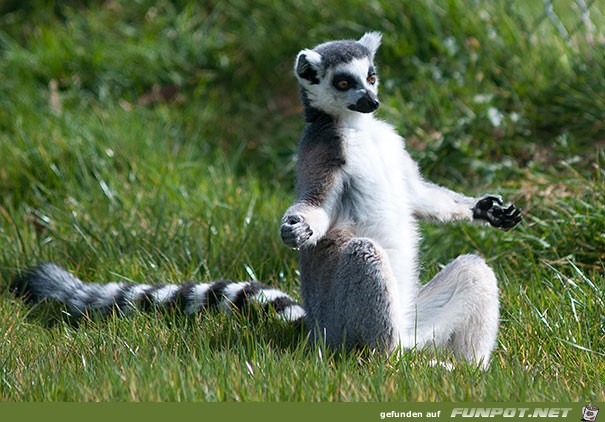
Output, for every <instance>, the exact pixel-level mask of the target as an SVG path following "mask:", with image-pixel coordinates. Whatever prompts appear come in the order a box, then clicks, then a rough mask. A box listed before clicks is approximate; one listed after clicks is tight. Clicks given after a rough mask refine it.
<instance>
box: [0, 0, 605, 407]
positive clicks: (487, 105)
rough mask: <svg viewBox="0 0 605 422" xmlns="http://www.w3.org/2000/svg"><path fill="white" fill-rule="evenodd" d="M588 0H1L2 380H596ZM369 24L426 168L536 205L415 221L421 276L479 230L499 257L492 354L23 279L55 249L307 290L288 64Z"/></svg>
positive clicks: (595, 167) (595, 104) (597, 150)
mask: <svg viewBox="0 0 605 422" xmlns="http://www.w3.org/2000/svg"><path fill="white" fill-rule="evenodd" d="M582 3H583V2H575V1H571V0H570V1H559V2H556V4H555V7H554V9H553V11H552V13H546V12H547V9H546V8H545V6H544V3H543V2H528V1H521V0H517V1H515V0H500V1H492V2H468V1H465V0H448V1H436V0H435V1H431V0H419V1H412V0H409V1H400V2H393V1H388V0H384V1H382V0H380V1H379V0H376V1H363V2H362V1H349V2H344V1H335V2H330V3H329V5H325V4H324V2H321V1H315V0H311V1H309V0H307V1H303V0H292V1H289V2H282V3H279V2H272V1H265V0H261V1H258V2H254V5H252V4H251V2H246V1H231V2H219V1H208V2H196V1H192V0H189V1H168V0H159V1H151V0H140V1H136V2H133V1H126V0H123V1H122V0H109V1H101V0H96V1H95V0H90V1H87V2H78V1H61V2H59V1H51V0H48V1H43V0H30V1H27V2H20V1H17V0H13V1H8V2H4V3H3V5H2V6H0V303H1V305H0V338H1V339H2V341H0V368H1V370H2V373H1V378H0V400H3V401H62V400H70V401H99V400H101V401H104V400H112V401H114V400H119V401H123V400H124V401H131V400H132V401H164V400H167V401H434V400H436V401H465V400H471V401H586V402H589V401H605V390H604V389H603V381H602V380H603V378H604V377H605V312H604V311H605V309H604V308H605V267H604V262H605V183H604V182H605V58H604V56H603V49H604V47H605V17H604V16H603V10H605V3H604V2H603V0H596V1H592V2H590V1H587V2H586V3H588V6H589V8H588V12H589V14H586V13H584V14H583V13H582V10H581V8H580V6H578V4H582ZM582 17H584V19H582ZM562 28H565V29H564V30H563V29H562ZM367 30H379V31H382V32H383V46H382V48H381V50H380V51H379V53H378V57H377V61H378V66H379V72H380V75H381V94H380V95H381V100H382V107H381V109H380V110H379V112H378V115H379V117H381V118H383V119H385V120H387V121H389V122H390V123H392V124H394V125H395V126H396V127H397V128H398V130H399V131H400V133H401V134H402V135H403V136H404V137H405V138H406V139H407V144H408V148H409V150H410V151H411V153H412V155H413V156H414V158H416V159H417V160H418V161H419V162H420V163H421V166H422V168H423V172H424V174H425V175H426V176H427V177H428V178H429V179H431V180H433V181H435V182H438V183H441V184H444V185H446V186H448V187H450V188H452V189H454V190H458V191H462V192H465V193H467V194H469V195H480V194H483V193H488V192H490V193H501V194H502V195H503V196H504V197H505V198H506V199H507V200H509V201H513V202H515V203H516V204H517V205H519V206H520V207H521V208H523V210H524V215H525V219H524V221H523V222H522V224H521V225H520V226H519V227H518V228H516V229H514V230H512V231H510V232H502V231H498V230H495V229H491V228H489V227H486V226H481V225H467V224H456V225H447V226H436V225H430V224H426V225H423V226H422V233H423V238H424V240H423V245H422V265H423V273H422V279H423V281H427V280H429V279H430V278H431V277H432V276H433V275H434V274H435V273H436V272H437V271H438V270H439V268H440V266H442V265H445V264H446V263H447V262H449V261H451V260H452V259H454V258H455V257H456V256H458V255H460V254H462V253H468V252H475V253H479V254H481V255H483V256H484V257H485V258H486V260H487V261H488V262H489V263H490V265H491V266H492V267H493V268H494V269H495V270H496V273H497V276H498V279H499V283H500V289H501V303H502V310H501V312H502V315H501V324H500V334H499V339H498V345H497V348H496V351H495V352H494V355H493V361H492V364H491V366H490V368H489V369H488V370H486V371H480V370H478V369H476V368H474V367H472V366H469V365H465V364H462V365H459V366H458V367H456V368H455V369H454V370H453V371H447V370H445V369H443V368H435V367H431V366H430V365H429V360H430V359H431V358H430V357H429V356H428V355H427V354H426V353H424V352H412V351H410V352H406V353H405V354H404V356H403V357H402V358H401V359H394V358H389V357H385V356H382V355H379V354H372V353H370V352H368V351H359V352H355V353H348V354H346V353H339V352H334V351H330V350H327V349H324V348H322V347H321V346H317V345H312V344H309V343H308V342H307V340H306V337H305V333H304V331H303V330H301V328H300V327H293V326H288V325H286V324H285V323H281V322H279V321H276V320H275V318H272V316H271V315H263V314H257V313H254V312H252V313H251V314H250V315H248V314H243V315H235V316H233V317H229V316H226V315H224V314H215V313H210V314H204V315H196V316H186V315H182V314H179V313H173V312H167V311H166V312H162V311H154V312H151V313H137V314H134V315H132V316H130V317H129V318H120V316H119V315H117V314H116V315H112V316H110V317H108V318H105V319H102V320H96V319H95V320H83V321H74V320H73V319H72V318H70V316H69V315H68V314H67V313H66V310H65V309H63V308H62V307H60V306H56V305H53V304H40V305H35V306H32V305H31V304H27V303H24V302H23V301H22V300H21V299H19V298H16V297H15V296H14V295H12V294H11V292H10V291H9V289H8V286H9V285H10V282H11V280H12V279H13V278H14V277H15V276H16V275H17V274H19V272H20V271H22V270H23V269H25V268H28V267H30V266H32V265H34V264H35V263H37V262H40V261H54V262H57V263H59V264H61V265H63V266H65V267H66V268H68V269H69V270H70V271H73V273H74V274H76V275H77V276H78V277H80V278H83V279H86V280H90V281H97V282H106V281H110V280H120V281H124V280H127V281H134V282H147V283H151V282H173V283H179V282H182V281H184V280H195V281H201V282H204V281H210V280H213V279H217V278H228V279H233V280H243V279H246V280H249V279H255V280H259V281H263V282H265V283H267V284H270V285H272V286H275V287H277V288H280V289H283V290H284V291H286V292H288V293H289V294H291V295H292V296H294V297H296V298H299V294H298V282H299V281H298V273H297V255H296V252H295V251H291V250H289V249H288V248H286V247H285V246H284V245H283V244H282V243H281V240H280V238H279V220H280V218H281V215H282V213H283V211H284V210H285V209H286V208H287V207H288V206H289V205H290V203H291V202H292V201H293V199H294V193H293V186H294V168H295V164H296V163H295V157H294V155H295V151H296V143H297V139H298V138H299V136H300V133H301V131H302V128H303V125H304V122H303V118H302V115H301V112H302V109H301V106H300V102H299V98H298V90H297V87H296V83H295V80H294V77H293V75H292V70H291V69H292V64H293V60H294V57H295V56H296V53H297V52H298V51H299V50H301V49H302V48H307V47H312V46H314V45H316V44H318V43H320V42H323V41H326V40H329V39H338V38H358V37H359V36H360V35H361V34H363V32H364V31H367ZM442 358H443V359H445V360H448V359H451V357H450V356H447V355H445V356H442Z"/></svg>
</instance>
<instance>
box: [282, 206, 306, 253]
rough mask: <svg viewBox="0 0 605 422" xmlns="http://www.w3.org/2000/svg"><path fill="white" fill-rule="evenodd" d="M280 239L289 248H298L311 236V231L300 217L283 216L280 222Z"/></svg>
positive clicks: (294, 215)
mask: <svg viewBox="0 0 605 422" xmlns="http://www.w3.org/2000/svg"><path fill="white" fill-rule="evenodd" d="M280 234H281V239H282V240H283V242H284V243H285V244H286V245H287V246H289V247H291V248H295V249H296V248H300V247H301V246H303V245H304V244H305V242H307V241H308V240H309V239H310V238H311V236H313V230H312V229H311V227H310V226H309V224H307V223H306V222H305V220H304V219H303V217H302V216H300V215H297V214H293V215H285V216H284V218H282V221H281V229H280Z"/></svg>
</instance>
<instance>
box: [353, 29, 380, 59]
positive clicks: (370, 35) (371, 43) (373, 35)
mask: <svg viewBox="0 0 605 422" xmlns="http://www.w3.org/2000/svg"><path fill="white" fill-rule="evenodd" d="M381 39H382V34H381V33H380V32H366V33H365V34H364V36H363V37H361V38H360V39H359V41H357V42H358V43H359V44H361V45H363V46H364V47H365V48H367V49H368V50H369V51H370V55H371V56H372V59H374V55H375V54H376V51H378V47H380V40H381Z"/></svg>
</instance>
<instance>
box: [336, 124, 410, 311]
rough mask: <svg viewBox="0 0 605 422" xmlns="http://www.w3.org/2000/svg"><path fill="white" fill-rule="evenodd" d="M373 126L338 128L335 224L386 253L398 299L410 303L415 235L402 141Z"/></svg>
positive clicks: (384, 127) (381, 126) (389, 130)
mask: <svg viewBox="0 0 605 422" xmlns="http://www.w3.org/2000/svg"><path fill="white" fill-rule="evenodd" d="M372 123H373V125H370V128H371V130H358V129H352V128H343V129H342V136H343V141H344V155H345V165H344V168H343V172H344V175H343V176H344V185H345V191H344V193H343V204H342V207H341V210H340V215H339V218H338V221H339V222H342V223H345V224H350V225H351V226H352V228H353V229H354V231H355V234H356V235H357V236H359V237H367V238H370V239H372V240H373V241H375V242H376V243H377V244H379V245H380V246H381V247H382V248H383V249H384V250H385V251H386V253H387V254H388V257H389V261H390V265H391V268H392V271H393V273H394V275H395V278H396V280H397V285H398V290H399V292H398V293H399V297H400V298H405V300H406V301H407V302H410V301H413V298H414V297H415V296H416V291H417V289H418V286H417V279H418V278H417V275H418V274H417V263H416V259H417V258H416V256H417V244H418V233H417V229H416V224H415V220H414V218H413V216H412V212H411V209H410V207H409V204H408V192H407V188H406V183H405V176H404V173H403V168H404V162H403V160H404V154H405V152H404V150H403V140H402V139H401V138H400V137H399V136H398V135H397V134H396V133H395V132H394V131H393V130H392V128H391V127H390V126H389V125H387V124H384V123H382V122H378V121H376V120H373V121H372ZM372 126H373V127H372ZM377 128H379V129H380V130H376V129H377ZM407 302H406V304H405V305H408V303H407ZM402 305H404V304H402ZM403 309H409V307H405V308H403Z"/></svg>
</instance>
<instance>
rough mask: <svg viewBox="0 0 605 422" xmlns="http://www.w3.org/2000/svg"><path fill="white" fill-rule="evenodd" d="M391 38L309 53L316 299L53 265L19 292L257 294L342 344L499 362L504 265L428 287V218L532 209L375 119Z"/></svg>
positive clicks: (113, 298) (211, 302)
mask: <svg viewBox="0 0 605 422" xmlns="http://www.w3.org/2000/svg"><path fill="white" fill-rule="evenodd" d="M379 44H380V34H378V33H368V34H366V35H364V36H363V37H362V38H361V39H360V40H359V41H333V42H329V43H325V44H321V45H319V46H317V47H316V48H315V49H313V50H303V51H301V52H300V53H299V54H298V57H297V59H296V65H295V73H296V77H297V79H298V81H299V84H300V87H301V92H302V98H303V103H304V105H305V115H306V120H307V122H308V123H309V124H308V126H307V128H306V130H305V134H304V137H303V139H302V141H301V143H300V148H299V157H298V160H299V168H298V178H297V188H298V192H299V199H298V201H297V202H296V203H295V204H294V205H292V206H291V207H290V208H289V209H288V210H287V212H286V214H285V215H284V217H283V219H282V224H281V236H282V239H283V241H284V242H285V243H286V244H287V245H288V246H291V247H295V248H300V251H301V277H302V286H301V288H302V296H303V299H304V308H303V307H301V306H300V305H298V304H297V303H295V302H294V301H293V300H292V298H290V297H289V296H288V295H286V294H285V293H283V292H281V291H279V290H276V289H273V288H271V287H268V286H265V285H262V284H259V283H255V282H239V283H234V282H229V281H226V280H220V281H215V282H213V283H208V284H205V283H185V284H181V285H172V284H168V285H147V284H129V283H107V284H102V283H84V282H82V281H81V280H79V279H77V278H76V277H74V276H73V275H71V274H70V273H69V272H68V271H66V270H65V269H63V268H61V267H59V266H58V265H55V264H51V263H44V264H41V265H39V266H38V267H36V268H33V269H31V270H29V271H26V272H25V273H24V274H23V275H22V276H21V277H19V278H18V279H17V280H16V289H17V290H18V291H20V292H21V293H23V294H25V295H26V296H28V297H30V298H31V299H34V300H44V299H54V300H57V301H60V302H63V303H65V304H66V305H67V306H68V307H69V308H71V309H72V310H73V311H74V312H75V313H76V314H79V315H85V314H88V313H93V314H94V313H100V314H105V313H107V312H109V311H110V310H112V309H115V308H118V309H119V310H121V311H122V312H125V313H128V312H129V311H130V310H132V309H145V308H146V307H149V306H178V307H180V308H181V309H183V310H184V311H186V312H188V313H194V312H200V311H203V310H206V309H210V308H219V309H225V310H231V309H234V308H235V309H238V308H242V307H244V306H246V305H247V304H249V303H257V304H260V305H261V306H262V307H271V308H273V309H274V310H275V311H276V312H277V314H278V315H279V316H280V317H281V318H282V319H284V320H287V321H299V320H301V319H303V318H305V319H306V322H307V324H308V326H309V327H310V329H311V331H312V332H313V333H314V334H315V335H314V337H315V338H318V339H319V338H321V339H324V340H325V341H327V342H328V343H329V344H331V345H333V346H336V347H338V346H340V345H343V344H344V345H345V346H346V347H347V348H350V347H352V346H354V345H361V346H363V345H365V346H368V347H372V348H374V347H375V348H380V349H386V350H388V351H391V350H393V349H394V348H395V347H396V346H397V345H401V346H403V347H414V346H418V347H423V346H426V345H429V344H436V345H437V346H450V347H451V348H452V349H453V350H454V352H456V353H457V354H459V355H461V356H462V357H465V358H468V359H470V360H473V361H477V362H483V364H484V365H486V362H487V360H488V358H489V355H490V352H491V350H492V348H493V345H494V341H495V337H496V333H497V328H498V293H497V286H496V279H495V277H494V274H493V272H492V271H491V269H490V268H489V267H488V266H487V265H486V264H485V263H484V262H483V260H481V258H479V257H476V256H471V255H467V256H462V257H460V258H458V259H457V260H455V261H454V262H452V263H451V264H449V265H448V266H446V267H445V269H444V270H442V271H441V273H439V274H438V275H437V277H435V279H433V281H431V282H430V283H429V284H427V285H426V286H424V287H422V288H420V287H419V284H418V263H417V243H418V238H419V237H418V234H417V231H416V226H415V220H416V218H432V219H436V220H440V221H446V220H473V219H476V220H485V221H488V222H490V223H491V224H492V225H494V226H496V227H500V228H503V229H509V228H512V227H513V226H515V225H516V224H517V223H518V222H519V221H520V219H521V215H520V212H519V210H517V209H516V208H515V207H514V206H512V205H511V206H510V207H508V208H504V207H502V200H501V199H500V197H498V196H494V195H489V196H484V197H482V198H480V199H472V198H467V197H465V196H463V195H460V194H457V193H454V192H451V191H449V190H447V189H445V188H442V187H439V186H436V185H433V184H430V183H428V182H425V181H424V180H423V179H422V178H421V177H420V174H419V172H418V170H417V166H416V164H415V163H414V161H413V160H412V159H411V158H410V157H409V155H408V154H407V153H406V152H405V150H404V149H403V140H402V139H401V138H400V137H399V136H398V135H397V134H396V132H395V131H394V129H393V128H392V127H391V126H389V125H388V124H386V123H383V122H380V121H378V120H376V119H374V117H373V116H372V112H374V111H375V110H376V109H377V107H378V105H379V103H378V99H377V96H376V88H377V83H378V80H377V76H376V72H375V69H374V66H373V58H374V54H375V53H376V50H377V49H378V46H379Z"/></svg>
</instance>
